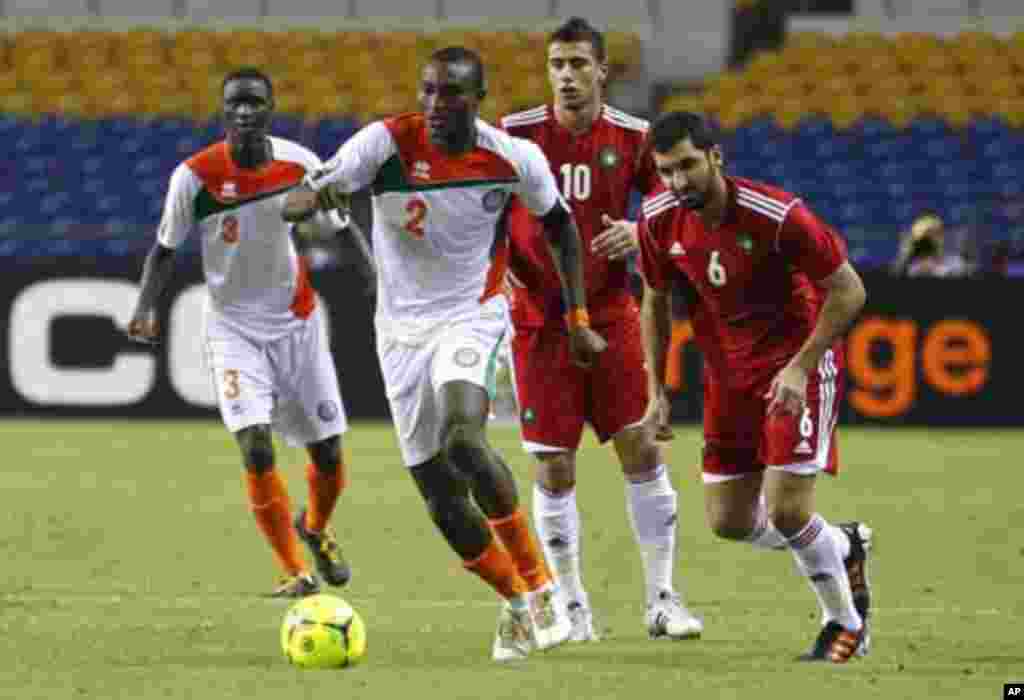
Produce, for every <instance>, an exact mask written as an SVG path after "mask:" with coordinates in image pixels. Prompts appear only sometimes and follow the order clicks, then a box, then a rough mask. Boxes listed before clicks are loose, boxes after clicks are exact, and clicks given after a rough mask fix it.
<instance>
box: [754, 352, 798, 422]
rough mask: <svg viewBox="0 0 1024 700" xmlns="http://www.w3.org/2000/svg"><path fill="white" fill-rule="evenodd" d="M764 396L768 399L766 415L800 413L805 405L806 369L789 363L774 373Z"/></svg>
mask: <svg viewBox="0 0 1024 700" xmlns="http://www.w3.org/2000/svg"><path fill="white" fill-rule="evenodd" d="M764 398H765V399H767V400H768V409H767V411H766V413H767V415H771V414H772V413H775V412H779V413H789V414H791V415H794V416H799V415H801V414H802V413H803V412H804V408H806V406H807V371H806V370H804V369H803V368H802V367H800V366H799V365H796V364H793V363H792V362H791V363H789V364H788V365H786V366H785V367H783V368H782V370H781V371H780V372H779V373H778V374H776V375H775V379H773V380H772V384H771V386H770V387H768V391H767V392H766V393H765V395H764Z"/></svg>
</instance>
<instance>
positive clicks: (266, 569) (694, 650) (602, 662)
mask: <svg viewBox="0 0 1024 700" xmlns="http://www.w3.org/2000/svg"><path fill="white" fill-rule="evenodd" d="M491 436H492V441H493V442H494V444H495V445H497V446H498V447H499V449H501V450H502V451H503V452H504V454H505V455H506V456H507V458H508V460H509V462H510V463H511V464H512V465H513V467H514V469H515V470H516V472H517V475H518V476H519V478H520V491H521V493H522V494H524V495H526V500H528V495H527V494H528V493H529V492H528V490H527V488H526V485H527V484H528V478H529V470H530V461H529V459H528V458H527V457H526V455H524V454H523V453H522V452H521V450H520V449H519V446H518V440H517V436H516V433H515V431H514V429H512V428H508V427H500V426H495V427H494V428H492V430H491ZM0 440H2V443H3V444H4V447H5V452H4V462H3V466H2V467H0V494H2V498H3V506H2V508H0V571H2V572H3V576H2V578H0V581H2V583H0V632H2V634H0V697H10V698H18V699H19V700H29V699H30V698H48V699H50V698H104V699H106V698H130V699H132V700H148V699H150V698H197V699H206V698H210V699H211V700H212V699H215V698H216V699H220V698H247V699H251V700H260V699H263V698H267V699H271V698H272V699H273V700H282V699H289V698H329V697H343V698H416V699H417V700H420V699H423V700H435V699H436V700H450V699H454V698H485V699H489V700H499V699H502V698H545V699H547V698H580V699H583V698H585V699H588V700H589V699H595V700H600V699H604V698H624V697H632V698H653V697H672V698H763V699H771V698H786V699H789V698H811V697H827V698H829V699H830V700H839V699H842V698H857V699H862V698H979V699H981V698H984V699H987V698H996V697H1001V693H1002V684H1003V683H1004V682H1008V681H1021V680H1024V594H1022V591H1024V568H1022V565H1024V538H1022V537H1021V533H1022V532H1024V504H1022V498H1021V495H1022V492H1024V488H1022V487H1024V473H1022V470H1021V465H1022V461H1021V460H1022V457H1021V455H1022V454H1024V432H1011V431H1005V432H996V431H985V432H983V431H938V430H931V431H927V432H926V431H916V430H899V429H896V430H871V429H851V428H847V429H844V430H843V432H842V434H841V442H840V445H841V450H842V457H843V465H844V473H843V474H842V476H840V478H838V479H835V480H833V479H829V478H823V479H822V483H821V484H820V487H819V504H820V510H821V512H822V513H823V514H824V515H825V517H826V518H828V519H830V520H832V521H833V522H835V521H840V520H845V519H851V518H855V517H856V518H859V519H863V520H865V521H867V522H868V523H869V524H870V525H871V526H872V527H873V528H874V529H875V532H876V535H877V538H878V551H877V554H876V556H875V557H874V561H873V570H872V583H873V584H874V587H875V599H876V606H877V611H876V614H875V631H874V650H873V652H872V654H871V655H870V656H869V657H867V658H866V659H863V660H859V661H856V662H854V663H851V664H849V665H847V666H845V667H833V666H827V665H802V664H796V663H793V662H792V661H791V659H792V658H793V657H794V656H795V655H796V654H798V653H800V652H802V651H804V650H805V649H806V648H807V647H808V646H809V644H810V643H811V641H812V638H813V637H814V635H815V633H816V632H817V628H818V620H817V606H816V603H815V599H814V596H813V594H812V593H811V591H810V589H809V587H808V586H807V584H806V583H805V582H804V581H803V580H801V579H800V578H799V577H798V575H797V573H796V569H795V566H794V564H793V562H792V559H791V557H790V556H789V555H788V554H787V553H784V552H779V553H775V552H760V551H753V550H752V549H751V548H749V547H745V546H742V545H739V544H734V543H727V542H719V541H716V540H715V539H714V538H713V537H712V536H711V534H710V533H709V532H708V531H707V528H706V526H705V524H704V520H703V508H702V501H701V486H700V480H699V474H698V469H697V466H696V465H697V462H698V455H699V448H700V441H699V434H698V432H697V431H696V430H695V429H694V428H692V427H685V428H682V429H680V430H679V431H678V436H677V439H676V440H675V442H674V443H672V446H671V448H670V450H669V455H668V456H669V462H670V464H671V467H672V476H673V479H674V481H675V483H676V486H677V489H678V490H679V493H680V517H679V526H680V527H679V538H678V555H677V566H676V578H677V583H678V584H679V585H680V586H681V587H682V589H683V591H684V592H685V596H686V598H687V600H688V602H689V604H690V605H691V606H692V607H693V608H694V609H695V610H697V611H698V612H699V613H700V614H702V615H703V616H704V618H705V623H706V632H705V636H704V639H703V640H701V641H698V642H678V643H671V642H651V641H648V640H647V638H646V633H645V629H644V627H643V625H642V615H643V607H642V590H641V586H642V576H641V574H640V570H639V555H638V553H637V551H636V548H635V546H634V543H633V540H632V536H631V534H630V531H629V526H628V523H627V520H626V513H625V506H624V493H623V485H622V478H621V475H620V474H619V473H618V470H617V467H616V465H615V462H614V460H613V457H612V454H611V452H610V450H607V449H603V448H601V447H599V446H598V445H596V443H594V441H593V440H592V439H590V438H588V440H587V442H586V444H585V446H584V447H583V449H582V451H581V453H580V457H579V465H580V467H579V471H580V483H579V502H580V506H581V511H582V517H583V523H584V574H585V581H586V582H587V583H588V585H589V589H590V593H591V599H592V603H593V605H594V607H595V610H596V611H597V614H598V615H599V616H600V622H601V625H602V627H604V628H606V630H607V640H606V641H603V642H601V643H599V644H588V645H578V646H571V647H563V648H561V649H557V650H554V651H552V652H550V653H547V654H537V655H536V656H535V657H533V658H531V659H529V660H528V661H526V662H524V663H521V664H518V665H513V666H508V667H499V666H497V665H495V664H493V663H491V661H490V660H489V651H490V644H491V640H492V636H493V634H494V625H495V620H496V617H497V611H498V605H497V601H496V599H495V596H494V595H493V594H492V593H491V592H490V591H489V589H487V588H486V587H485V586H484V585H483V584H482V583H480V582H479V581H477V580H476V579H475V578H474V577H472V576H470V575H468V574H466V573H464V572H463V571H462V570H461V566H460V562H459V561H458V560H457V558H456V557H455V556H454V555H453V554H452V553H451V552H449V550H448V549H447V547H446V546H445V544H444V543H443V541H442V540H441V538H440V536H439V535H437V534H436V533H435V532H434V530H433V527H432V525H431V524H430V522H429V520H428V519H427V515H426V512H425V510H424V508H423V506H422V504H421V502H420V500H419V497H418V495H417V494H416V491H415V488H414V486H413V484H412V481H411V480H410V479H409V477H408V476H407V475H406V473H405V470H404V469H403V467H402V466H401V464H400V462H399V457H398V452H397V448H396V445H395V442H394V438H393V436H392V433H391V431H390V428H389V426H385V425H377V424H356V425H355V426H354V427H353V429H352V430H351V432H350V433H349V434H348V436H347V437H346V448H345V451H346V455H347V460H348V462H349V465H350V473H351V485H350V487H349V489H348V491H347V492H346V493H345V494H344V496H343V497H342V501H341V503H340V505H339V509H338V511H337V513H336V515H335V519H334V522H335V524H336V526H337V529H338V530H339V534H340V536H341V538H342V541H343V544H344V547H345V550H346V553H347V555H348V556H349V558H350V560H351V561H352V564H353V567H354V578H353V581H352V583H351V584H350V585H349V587H348V588H346V589H343V590H342V591H341V592H340V595H342V596H343V597H345V598H346V599H348V600H349V601H350V602H351V603H352V604H353V605H354V606H355V607H356V608H357V609H358V610H359V611H360V613H361V614H362V615H363V617H364V619H365V621H366V624H367V627H368V636H369V652H368V657H367V660H366V663H365V664H364V665H362V666H360V667H357V668H355V669H351V670H347V671H334V672H328V671H300V670H297V669H294V668H291V667H290V666H288V664H287V663H286V662H285V660H284V659H283V658H282V656H281V654H280V651H279V648H278V642H277V632H278V625H279V623H280V620H281V617H282V614H283V612H284V610H285V607H286V603H284V602H281V601H271V600H266V599H264V598H262V597H261V594H263V593H265V592H266V591H268V590H269V588H270V587H271V584H272V583H273V578H274V569H273V567H272V562H271V556H270V553H269V550H268V549H267V547H266V545H265V544H264V543H263V541H262V539H261V538H260V537H259V535H258V534H257V531H256V528H255V526H254V524H253V521H252V518H251V517H250V515H249V513H248V511H247V508H246V505H245V498H244V491H243V487H242V484H243V482H242V476H241V468H240V463H239V459H238V457H237V454H236V449H235V447H234V445H233V442H232V441H231V439H230V437H229V436H228V434H227V433H226V432H225V431H224V430H223V428H222V427H221V426H220V424H219V423H215V422H167V423H143V422H106V421H91V422H55V421H48V422H28V421H12V422H4V423H0ZM279 463H280V465H281V468H282V470H283V471H284V472H285V473H286V474H287V475H288V478H289V483H290V487H291V494H292V499H293V501H303V500H304V499H305V483H304V480H303V478H302V474H303V470H302V469H301V466H302V465H303V464H304V454H303V453H302V452H301V451H298V450H292V449H288V448H284V447H280V446H279Z"/></svg>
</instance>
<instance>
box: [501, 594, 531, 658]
mask: <svg viewBox="0 0 1024 700" xmlns="http://www.w3.org/2000/svg"><path fill="white" fill-rule="evenodd" d="M533 649H534V643H533V634H532V630H531V629H530V613H529V611H528V610H527V609H526V608H522V609H516V608H513V607H512V606H510V605H509V604H508V603H505V604H503V605H502V606H501V614H500V615H498V631H497V632H496V633H495V635H494V649H493V650H492V652H491V658H493V659H494V660H495V661H497V662H499V663H504V662H506V661H519V660H520V659H525V658H526V657H527V656H529V655H530V652H531V651H533Z"/></svg>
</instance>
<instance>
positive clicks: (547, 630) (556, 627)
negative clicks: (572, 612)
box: [529, 584, 572, 649]
mask: <svg viewBox="0 0 1024 700" xmlns="http://www.w3.org/2000/svg"><path fill="white" fill-rule="evenodd" d="M529 596H530V617H531V618H532V620H533V639H534V641H535V642H536V643H537V648H538V649H552V648H554V647H557V646H558V645H559V644H564V643H565V642H567V641H569V635H571V634H572V622H571V621H570V620H569V612H568V610H567V609H566V608H567V606H566V605H565V603H564V601H563V600H562V596H561V595H560V594H559V592H558V589H557V588H555V587H554V586H553V585H551V584H548V585H547V586H545V587H544V588H541V589H540V590H538V591H533V592H532V593H530V594H529Z"/></svg>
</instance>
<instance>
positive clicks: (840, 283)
mask: <svg viewBox="0 0 1024 700" xmlns="http://www.w3.org/2000/svg"><path fill="white" fill-rule="evenodd" d="M822 285H823V286H824V288H825V290H826V293H825V302H824V304H823V305H822V308H821V314H820V315H819V316H818V322H817V324H816V325H815V326H814V330H813V331H812V332H811V335H810V337H808V338H807V341H806V342H805V343H804V345H803V347H802V348H800V351H799V352H798V353H797V354H796V356H795V357H794V358H793V361H792V362H793V364H795V365H797V366H799V367H800V368H801V369H803V370H804V371H806V372H808V373H810V372H813V371H814V369H815V368H816V367H817V366H818V363H819V362H821V358H822V357H823V356H824V355H825V353H826V352H827V351H828V349H829V348H831V347H832V345H833V344H834V343H835V342H836V340H838V339H839V337H840V336H842V335H843V333H845V332H846V330H847V329H848V328H849V327H850V325H851V324H852V323H853V320H854V319H855V318H856V317H857V314H859V313H860V310H861V309H862V308H864V302H865V300H866V299H867V292H866V291H865V290H864V282H863V281H862V280H861V278H860V275H858V274H857V271H856V270H854V269H853V266H852V265H850V263H849V262H844V263H843V264H842V265H840V266H839V268H838V269H837V270H836V271H835V272H833V273H832V274H831V275H829V276H828V277H827V278H825V280H824V281H823V282H822Z"/></svg>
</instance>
